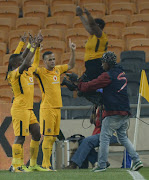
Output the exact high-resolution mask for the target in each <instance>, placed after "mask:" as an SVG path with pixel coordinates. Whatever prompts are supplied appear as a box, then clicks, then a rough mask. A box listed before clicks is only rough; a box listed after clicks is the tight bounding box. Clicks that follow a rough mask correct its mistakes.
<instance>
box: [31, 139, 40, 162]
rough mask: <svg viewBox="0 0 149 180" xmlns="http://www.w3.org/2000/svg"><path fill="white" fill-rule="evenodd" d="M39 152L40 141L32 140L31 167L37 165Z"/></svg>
mask: <svg viewBox="0 0 149 180" xmlns="http://www.w3.org/2000/svg"><path fill="white" fill-rule="evenodd" d="M38 151H39V141H34V140H31V143H30V166H35V165H36V164H37V157H38Z"/></svg>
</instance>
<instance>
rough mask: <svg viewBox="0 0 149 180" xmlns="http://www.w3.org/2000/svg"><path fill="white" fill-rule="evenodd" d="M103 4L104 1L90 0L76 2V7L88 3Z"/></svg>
mask: <svg viewBox="0 0 149 180" xmlns="http://www.w3.org/2000/svg"><path fill="white" fill-rule="evenodd" d="M105 2H106V0H92V1H90V0H78V5H79V6H81V7H82V6H83V5H84V4H87V3H88V4H89V3H95V4H97V3H104V4H105Z"/></svg>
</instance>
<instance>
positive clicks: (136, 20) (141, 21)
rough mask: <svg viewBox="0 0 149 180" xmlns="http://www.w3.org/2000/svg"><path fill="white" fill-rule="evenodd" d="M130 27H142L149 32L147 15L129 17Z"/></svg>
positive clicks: (148, 16) (148, 17)
mask: <svg viewBox="0 0 149 180" xmlns="http://www.w3.org/2000/svg"><path fill="white" fill-rule="evenodd" d="M130 26H142V27H143V26H144V27H146V28H147V30H149V15H148V14H135V15H132V16H131V17H130Z"/></svg>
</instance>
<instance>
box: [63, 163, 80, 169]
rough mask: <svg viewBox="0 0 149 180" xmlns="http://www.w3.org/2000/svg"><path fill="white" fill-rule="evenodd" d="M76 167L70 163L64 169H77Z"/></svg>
mask: <svg viewBox="0 0 149 180" xmlns="http://www.w3.org/2000/svg"><path fill="white" fill-rule="evenodd" d="M77 167H78V166H77V164H76V163H74V162H72V161H71V162H70V164H69V166H67V167H65V169H77Z"/></svg>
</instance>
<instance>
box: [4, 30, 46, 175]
mask: <svg viewBox="0 0 149 180" xmlns="http://www.w3.org/2000/svg"><path fill="white" fill-rule="evenodd" d="M23 39H24V40H23ZM25 39H26V38H25V37H24V38H22V40H23V41H25ZM42 40H43V38H42V35H41V33H39V34H38V36H37V38H32V36H30V43H28V45H27V48H26V49H25V50H24V52H23V53H22V54H20V51H21V49H22V47H23V45H24V42H23V41H21V42H20V43H19V45H18V47H17V49H16V51H15V53H16V54H13V55H11V56H10V59H9V65H8V73H7V76H6V78H7V80H8V82H9V84H10V85H11V88H12V91H13V93H14V100H13V104H12V108H11V115H12V122H13V128H14V134H15V142H14V144H13V146H12V157H13V159H12V166H11V167H10V171H11V172H29V171H31V170H33V169H34V170H41V169H42V170H43V171H45V170H44V169H43V168H41V167H39V166H38V165H37V164H36V161H37V156H38V149H39V140H40V128H39V123H38V121H37V119H36V117H35V115H34V113H33V97H34V81H33V72H34V71H35V69H36V68H37V65H38V63H37V62H34V63H33V64H32V66H31V59H32V57H33V55H34V53H35V50H36V53H35V56H38V54H39V47H38V46H39V45H40V42H42ZM36 59H37V58H36ZM29 132H30V133H31V135H32V140H31V143H30V154H31V157H30V166H31V167H32V168H31V170H30V169H28V168H27V167H26V166H24V162H23V144H24V141H25V136H28V135H29ZM33 167H34V168H33Z"/></svg>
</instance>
